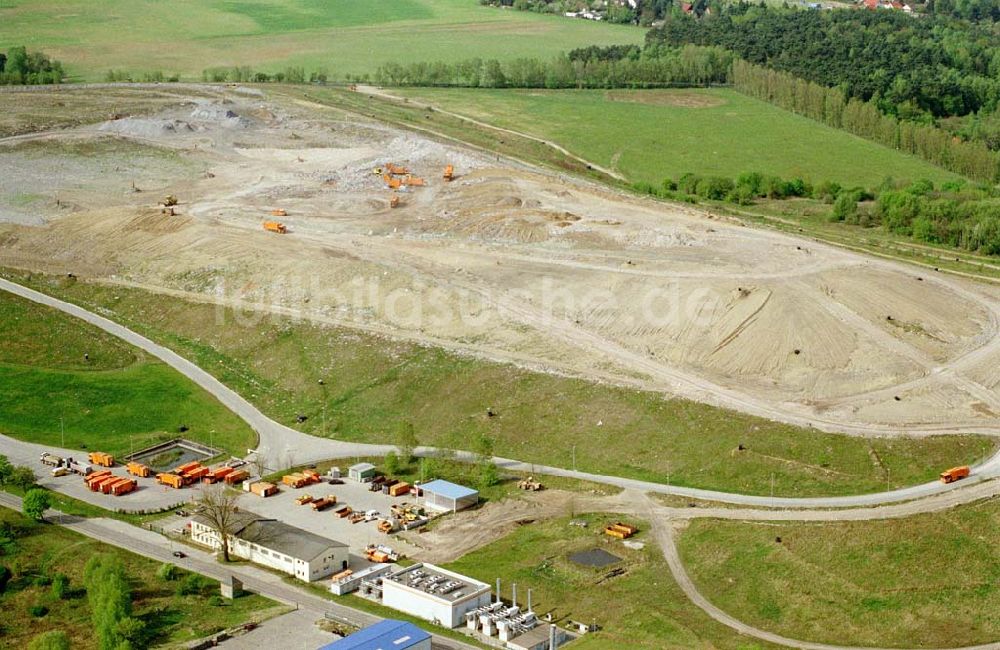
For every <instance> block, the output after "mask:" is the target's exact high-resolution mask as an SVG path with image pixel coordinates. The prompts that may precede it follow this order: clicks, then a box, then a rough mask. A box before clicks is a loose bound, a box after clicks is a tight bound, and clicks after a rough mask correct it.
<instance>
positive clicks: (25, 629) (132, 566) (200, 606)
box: [0, 508, 284, 648]
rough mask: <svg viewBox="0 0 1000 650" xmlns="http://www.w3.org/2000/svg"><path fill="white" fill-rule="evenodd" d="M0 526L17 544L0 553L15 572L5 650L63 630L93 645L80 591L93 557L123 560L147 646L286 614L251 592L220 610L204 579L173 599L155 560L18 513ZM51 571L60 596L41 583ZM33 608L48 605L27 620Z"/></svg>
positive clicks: (4, 513) (0, 602)
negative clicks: (63, 583) (64, 580)
mask: <svg viewBox="0 0 1000 650" xmlns="http://www.w3.org/2000/svg"><path fill="white" fill-rule="evenodd" d="M5 526H11V527H12V528H13V530H14V532H15V541H14V543H13V544H12V545H11V546H9V547H8V549H7V552H6V553H4V554H3V555H2V556H0V564H3V565H6V566H7V567H8V568H10V569H11V570H12V573H13V577H12V579H11V581H10V582H9V583H8V584H7V587H6V589H4V590H2V592H0V607H3V612H4V615H3V617H2V627H0V638H2V639H3V641H2V642H0V645H3V647H11V648H17V647H27V644H28V641H29V640H30V639H32V638H33V637H34V636H36V635H38V634H41V633H43V632H47V631H49V630H62V631H64V632H65V633H66V634H67V635H68V636H69V638H70V641H71V643H72V646H73V647H76V648H92V647H97V646H96V644H97V640H96V638H95V637H94V634H93V628H92V624H91V619H90V607H89V606H88V604H87V597H86V594H85V593H84V591H83V571H84V566H85V565H86V563H87V560H88V559H89V558H90V557H91V556H93V555H95V554H97V553H111V554H114V555H117V556H118V557H120V558H121V559H122V561H123V562H124V563H125V566H126V569H127V571H128V574H129V576H130V577H131V579H132V585H131V586H132V609H133V615H134V616H136V617H137V618H139V619H140V620H141V621H142V622H143V623H144V624H145V627H146V633H147V635H148V636H147V641H148V643H149V644H150V645H159V644H166V643H180V642H184V641H189V640H191V639H197V638H200V637H203V636H207V635H209V634H212V633H214V632H217V631H219V630H223V629H226V628H228V627H232V626H234V625H238V624H240V623H243V622H245V621H248V620H251V619H253V618H255V617H257V618H258V620H259V618H261V617H267V616H269V615H271V614H273V613H276V612H277V611H280V610H283V609H284V608H283V607H281V606H279V605H277V603H275V602H273V601H271V600H269V599H267V598H264V597H262V596H258V595H254V594H248V595H244V596H241V597H240V598H236V599H235V600H233V601H231V602H228V603H226V604H224V605H217V604H213V602H215V601H212V602H210V597H211V596H212V595H213V594H217V593H218V588H217V587H211V586H210V585H211V584H214V583H213V582H212V581H207V582H206V587H205V589H204V590H202V592H201V593H197V594H190V595H184V596H182V595H178V594H177V593H176V588H177V585H178V582H176V581H165V580H161V579H159V578H157V577H156V570H157V569H158V568H159V567H160V563H159V562H156V561H154V560H150V559H148V558H145V557H142V556H139V555H135V554H133V553H129V552H128V551H124V550H121V549H119V548H116V547H114V546H109V545H107V544H103V543H101V542H98V541H96V540H93V539H90V538H89V537H84V536H82V535H80V534H78V533H75V532H73V531H71V530H68V529H66V528H62V527H60V526H55V525H52V524H45V523H34V522H31V521H29V520H27V519H25V518H24V517H23V516H21V515H20V514H19V513H16V512H13V511H11V510H8V509H6V508H0V527H5ZM57 573H62V574H65V575H66V576H68V577H69V581H70V582H69V584H70V593H69V597H67V598H65V599H59V598H55V597H54V596H53V595H52V594H51V587H50V586H49V585H48V584H47V582H48V581H50V580H51V578H52V577H53V576H54V575H55V574H57ZM178 574H179V577H180V578H181V579H183V577H184V576H186V575H188V572H187V571H183V570H179V571H178ZM35 605H43V606H44V607H47V608H48V613H47V614H45V615H44V616H40V617H36V616H32V614H31V613H30V612H29V611H28V610H29V608H30V607H32V606H35Z"/></svg>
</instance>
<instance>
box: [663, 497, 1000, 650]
mask: <svg viewBox="0 0 1000 650" xmlns="http://www.w3.org/2000/svg"><path fill="white" fill-rule="evenodd" d="M998 536H1000V504H998V502H997V501H996V500H995V499H994V500H989V501H984V502H980V503H977V504H973V505H968V506H962V507H959V508H955V509H953V510H948V511H946V512H940V513H933V514H927V515H920V516H916V517H910V518H907V519H892V520H886V521H871V522H849V523H822V524H799V523H771V522H765V523H756V522H754V523H751V522H729V521H713V520H697V521H694V522H692V524H691V527H690V529H688V530H687V531H686V532H685V533H684V534H683V535H682V536H681V538H680V542H679V543H680V550H681V555H682V557H683V558H684V561H685V564H686V565H687V569H688V572H689V573H690V574H691V577H692V578H693V579H694V580H695V582H696V583H697V585H698V587H699V589H700V590H701V591H702V593H703V594H704V595H705V596H706V597H708V599H709V600H710V601H711V602H712V603H714V604H715V605H717V606H719V607H721V608H722V609H723V610H725V611H726V612H728V613H729V614H732V615H733V616H735V617H736V618H738V619H740V620H742V621H745V622H747V623H750V624H752V625H755V626H758V627H761V628H763V629H766V630H769V631H773V632H777V633H779V634H783V635H786V636H790V637H792V638H795V639H804V640H810V641H816V642H825V643H836V644H839V645H860V646H880V647H891V648H904V647H905V648H916V647H926V648H943V647H960V646H967V645H973V644H979V643H987V642H996V641H998V640H1000V618H998V617H997V616H996V612H997V610H998V608H1000V551H998V550H997V545H996V540H997V538H998ZM777 537H780V538H781V542H780V543H778V542H776V538H777Z"/></svg>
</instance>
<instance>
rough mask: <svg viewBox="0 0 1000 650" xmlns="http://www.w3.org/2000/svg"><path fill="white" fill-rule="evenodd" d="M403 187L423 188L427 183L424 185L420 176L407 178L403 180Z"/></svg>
mask: <svg viewBox="0 0 1000 650" xmlns="http://www.w3.org/2000/svg"><path fill="white" fill-rule="evenodd" d="M403 185H406V186H407V187H423V186H424V185H426V183H424V179H422V178H420V177H419V176H407V177H406V178H404V179H403Z"/></svg>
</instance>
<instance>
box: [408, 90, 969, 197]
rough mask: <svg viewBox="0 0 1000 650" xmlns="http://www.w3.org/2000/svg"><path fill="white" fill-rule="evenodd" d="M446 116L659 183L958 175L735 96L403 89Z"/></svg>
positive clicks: (858, 181) (866, 181) (868, 182)
mask: <svg viewBox="0 0 1000 650" xmlns="http://www.w3.org/2000/svg"><path fill="white" fill-rule="evenodd" d="M392 92H394V93H396V94H400V95H404V96H407V97H412V98H416V99H418V100H422V101H427V102H429V103H431V104H433V105H436V106H440V107H441V108H443V109H445V110H450V111H454V112H456V113H461V114H463V115H468V116H469V117H474V118H476V119H479V120H482V121H484V122H488V123H490V124H495V125H497V126H502V127H506V128H510V129H514V130H517V131H521V132H524V133H528V134H531V135H534V136H538V137H543V138H546V139H549V140H553V141H555V142H558V143H559V144H561V145H562V146H564V147H566V148H567V149H568V150H569V151H571V152H572V153H574V154H576V155H578V156H581V157H583V158H585V159H587V160H589V161H591V162H594V163H596V164H598V165H601V166H603V167H608V168H611V169H614V170H615V171H618V172H619V173H621V174H623V175H624V176H626V177H627V178H628V179H629V180H630V181H648V182H651V183H656V184H659V183H660V182H662V181H663V179H664V178H666V177H671V178H674V179H676V178H678V177H680V176H681V175H682V174H686V173H689V172H690V173H696V174H702V175H719V176H728V177H736V176H737V175H739V174H741V173H743V172H747V171H758V172H762V173H766V174H775V175H778V176H782V177H786V178H790V177H795V176H801V177H803V178H806V179H807V180H811V181H814V182H820V181H823V180H834V181H838V182H840V183H844V184H850V185H861V186H865V187H868V186H873V185H877V184H878V183H879V182H881V181H882V179H883V178H885V177H886V176H892V177H894V178H896V179H918V178H929V179H931V180H933V181H934V182H935V183H937V182H940V181H942V180H946V179H950V178H955V175H954V174H951V173H950V172H947V171H945V170H943V169H940V168H938V167H935V166H933V165H930V164H929V163H926V162H924V161H922V160H920V159H918V158H916V157H913V156H909V155H905V154H902V153H900V152H898V151H894V150H892V149H889V148H886V147H882V146H880V145H877V144H874V143H871V142H868V141H866V140H862V139H861V138H858V137H855V136H853V135H850V134H848V133H845V132H843V131H838V130H836V129H832V128H830V127H827V126H824V125H822V124H819V123H818V122H814V121H812V120H809V119H807V118H805V117H801V116H799V115H795V114H793V113H790V112H788V111H784V110H782V109H780V108H776V107H774V106H771V105H770V104H767V103H765V102H761V101H759V100H756V99H753V98H750V97H747V96H745V95H741V94H740V93H737V92H735V91H732V90H728V89H683V90H637V91H628V90H613V91H602V90H583V91H565V90H560V91H543V90H479V89H435V88H420V89H396V90H393V91H392Z"/></svg>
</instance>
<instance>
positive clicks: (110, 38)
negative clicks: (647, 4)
mask: <svg viewBox="0 0 1000 650" xmlns="http://www.w3.org/2000/svg"><path fill="white" fill-rule="evenodd" d="M53 16H58V17H59V19H58V20H53ZM645 34H646V30H644V29H638V28H635V27H631V26H625V25H609V24H604V23H595V22H593V21H589V20H567V19H565V18H562V17H560V16H544V15H540V14H536V13H533V12H525V11H501V10H497V9H493V8H490V7H483V6H480V5H479V3H478V2H476V0H393V2H378V3H371V2H361V1H359V0H322V1H320V0H265V1H262V2H246V1H243V2H217V1H212V2H204V1H201V0H178V1H177V2H173V3H170V4H164V3H162V2H157V1H156V0H109V1H108V2H102V3H99V4H95V3H93V2H89V1H87V0H40V1H36V2H30V3H25V2H14V3H11V2H5V3H0V49H3V50H6V49H7V48H9V47H11V46H15V45H27V46H29V47H31V48H33V49H40V50H42V51H44V52H46V53H47V54H49V55H51V56H52V57H53V58H57V59H59V60H61V61H62V62H63V63H64V65H65V68H66V70H67V72H68V73H69V74H70V75H71V76H72V77H73V79H74V80H83V81H102V80H103V79H104V75H105V74H106V72H107V71H108V70H110V69H115V70H125V71H129V72H133V73H139V76H141V73H142V72H148V71H154V70H160V71H162V72H164V73H166V74H173V73H180V74H181V75H182V79H191V80H197V79H200V78H201V72H202V70H203V69H205V68H207V67H215V66H237V65H239V66H242V65H246V66H250V67H253V68H254V69H258V70H265V71H268V72H275V71H278V70H282V69H284V68H285V67H286V66H304V67H305V68H306V69H307V71H308V70H318V69H321V68H322V69H325V70H327V72H328V73H329V74H330V75H331V77H332V78H343V76H344V75H345V74H348V73H354V74H358V73H370V72H374V71H375V69H376V68H378V66H379V65H382V64H384V63H388V62H392V61H452V60H455V59H463V58H472V57H480V58H498V59H513V58H517V57H542V58H549V57H552V56H555V55H556V54H558V53H559V52H563V51H566V50H570V49H573V48H575V47H582V46H588V45H594V44H597V45H609V44H616V43H642V41H643V39H644V37H645ZM26 35H30V38H27V37H26ZM157 44H160V45H163V44H169V47H165V46H157Z"/></svg>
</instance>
